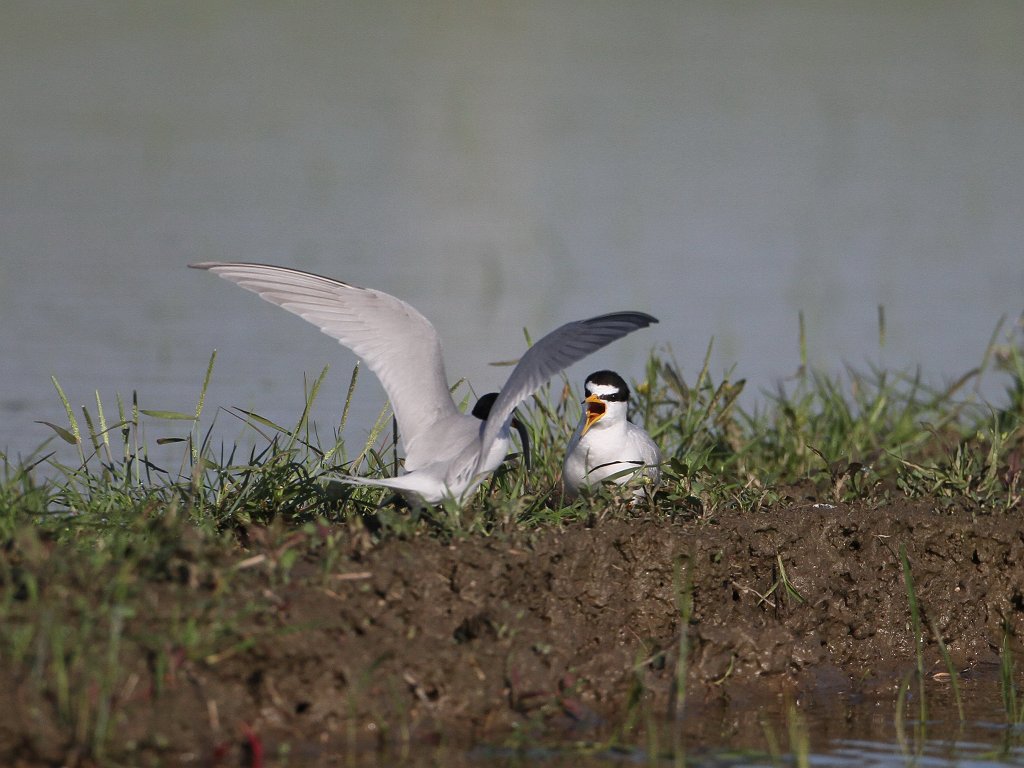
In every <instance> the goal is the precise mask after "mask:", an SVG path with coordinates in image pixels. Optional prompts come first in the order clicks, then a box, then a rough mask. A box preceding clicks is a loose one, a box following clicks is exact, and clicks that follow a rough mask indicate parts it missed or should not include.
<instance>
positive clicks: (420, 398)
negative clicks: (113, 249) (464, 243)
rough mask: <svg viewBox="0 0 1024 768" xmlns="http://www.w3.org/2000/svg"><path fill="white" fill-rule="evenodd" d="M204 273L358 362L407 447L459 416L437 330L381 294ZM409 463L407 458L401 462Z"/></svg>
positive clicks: (229, 271) (278, 273)
mask: <svg viewBox="0 0 1024 768" xmlns="http://www.w3.org/2000/svg"><path fill="white" fill-rule="evenodd" d="M189 266H191V267H193V268H194V269H208V270H210V271H211V272H213V273H214V274H216V275H218V276H219V277H223V278H224V279H225V280H230V281H231V282H233V283H237V284H238V285H240V286H241V287H243V288H245V289H246V290H249V291H252V292H253V293H255V294H257V295H259V297H260V298H262V299H265V300H267V301H269V302H270V303H271V304H276V305H277V306H279V307H281V308H283V309H286V310H288V311H289V312H291V313H293V314H296V315H298V316H299V317H301V318H302V319H303V320H307V321H308V322H310V323H312V324H313V325H315V326H317V327H318V328H319V329H320V330H321V331H323V332H324V333H326V334H327V335H328V336H331V337H333V338H335V339H337V340H338V341H340V342H341V343H342V344H343V345H345V346H346V347H348V348H349V349H351V350H352V351H353V352H355V353H356V354H357V355H359V357H361V358H362V359H363V360H364V361H365V362H366V365H367V366H368V367H369V368H370V370H371V371H373V372H374V373H375V374H376V375H377V378H378V379H380V383H381V384H382V385H383V386H384V391H385V392H387V395H388V399H389V400H391V406H392V407H393V408H394V409H395V418H396V419H397V420H398V429H399V433H400V436H401V438H402V440H403V442H404V444H405V445H406V446H409V445H410V444H411V443H413V442H415V439H416V437H417V436H419V435H421V434H422V433H423V432H425V431H426V430H428V429H429V428H430V426H431V424H433V423H434V422H436V421H438V420H439V419H442V418H445V417H448V416H451V415H454V414H457V413H458V410H457V409H456V408H455V403H453V402H452V398H451V395H450V394H449V392H448V380H447V377H446V376H445V371H444V360H443V358H442V357H441V340H440V339H439V338H438V336H437V331H435V330H434V326H432V325H431V324H430V321H429V320H427V318H425V317H424V316H423V315H421V314H420V313H419V312H417V311H416V309H414V308H413V307H412V306H410V305H409V304H406V303H405V302H404V301H401V300H400V299H396V298H395V297H394V296H391V295H389V294H387V293H384V292H382V291H375V290H373V289H370V288H360V287H358V286H355V285H349V284H347V283H343V282H341V281H339V280H331V279H330V278H327V277H320V276H319V275H313V274H310V273H308V272H300V271H298V270H295V269H287V268H285V267H274V266H270V265H268V264H232V263H224V262H204V263H202V264H190V265H189ZM407 459H408V460H409V461H412V463H419V462H417V461H414V457H411V456H410V457H407Z"/></svg>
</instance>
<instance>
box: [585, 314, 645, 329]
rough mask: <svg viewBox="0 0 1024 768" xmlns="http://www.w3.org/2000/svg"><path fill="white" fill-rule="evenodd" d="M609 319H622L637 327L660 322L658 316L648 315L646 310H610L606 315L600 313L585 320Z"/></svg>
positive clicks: (592, 321)
mask: <svg viewBox="0 0 1024 768" xmlns="http://www.w3.org/2000/svg"><path fill="white" fill-rule="evenodd" d="M609 320H621V321H622V322H624V323H629V324H630V325H635V326H636V327H637V328H646V327H647V326H649V325H654V324H655V323H657V322H658V318H656V317H654V316H653V315H648V314H647V313H646V312H631V311H628V310H627V311H624V312H609V313H608V314H606V315H598V316H597V317H592V318H590V319H589V320H584V321H583V322H585V323H597V322H607V321H609Z"/></svg>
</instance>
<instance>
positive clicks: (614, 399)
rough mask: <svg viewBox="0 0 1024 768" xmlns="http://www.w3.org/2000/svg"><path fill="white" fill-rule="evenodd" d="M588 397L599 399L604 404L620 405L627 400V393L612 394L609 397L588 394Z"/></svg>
mask: <svg viewBox="0 0 1024 768" xmlns="http://www.w3.org/2000/svg"><path fill="white" fill-rule="evenodd" d="M588 392H589V390H588ZM590 395H591V396H593V397H599V398H601V399H602V400H604V401H605V402H606V403H621V402H624V401H626V400H629V393H628V392H612V393H611V394H610V395H595V394H594V393H593V392H590Z"/></svg>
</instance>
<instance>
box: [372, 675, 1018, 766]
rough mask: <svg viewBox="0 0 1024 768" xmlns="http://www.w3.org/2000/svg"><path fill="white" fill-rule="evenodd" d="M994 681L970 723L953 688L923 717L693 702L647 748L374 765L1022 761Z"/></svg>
mask: <svg viewBox="0 0 1024 768" xmlns="http://www.w3.org/2000/svg"><path fill="white" fill-rule="evenodd" d="M986 678H987V679H985V680H967V681H963V682H962V683H961V702H962V704H961V706H962V707H963V713H964V716H963V719H962V720H961V718H960V714H959V712H960V710H959V709H958V707H957V706H956V703H955V699H954V698H953V696H952V692H951V690H946V691H943V690H942V689H941V688H940V689H939V690H938V691H937V692H936V691H932V690H930V688H931V686H929V690H928V692H927V694H926V695H927V719H926V720H923V721H922V720H920V719H917V718H915V717H912V716H911V713H914V714H917V713H920V705H919V699H915V697H914V696H913V695H909V694H906V692H905V696H904V698H903V701H902V715H901V714H900V712H899V711H897V704H896V700H895V699H891V698H890V699H884V698H871V699H868V698H865V697H857V696H849V695H840V696H835V697H833V698H831V699H830V700H828V699H821V698H818V699H816V700H815V701H813V702H807V701H805V702H801V701H799V700H797V701H793V700H788V699H785V698H781V697H780V699H779V700H777V701H774V702H767V701H762V702H760V703H759V704H757V705H754V706H742V707H737V706H696V707H693V708H692V709H693V710H695V711H692V712H691V713H690V714H689V715H688V716H687V717H685V718H684V719H683V721H682V722H681V723H680V728H679V729H678V733H677V732H676V729H675V728H673V727H672V724H671V723H668V722H664V721H662V722H660V723H653V722H651V721H650V720H648V721H647V722H648V725H647V727H646V729H642V728H638V729H637V730H636V732H635V733H634V736H635V737H637V739H638V740H639V741H644V742H646V744H644V745H639V744H637V743H633V744H625V743H623V741H618V742H617V743H612V742H611V741H605V742H604V743H602V742H600V741H586V740H582V739H581V740H580V741H576V742H571V741H569V740H563V741H562V742H561V743H560V744H555V743H553V742H552V743H548V744H537V743H535V744H531V745H524V746H521V747H518V748H514V747H509V746H500V745H480V746H477V747H475V748H472V749H470V750H468V751H466V752H461V753H460V751H459V750H456V749H451V748H448V749H441V750H437V751H433V752H431V751H430V750H427V751H426V752H418V751H417V750H416V749H415V748H413V749H411V750H410V752H408V753H406V755H405V756H404V759H402V757H399V756H396V755H388V756H383V755H380V756H378V759H377V760H374V761H373V763H374V764H377V765H385V764H387V765H405V766H419V765H445V766H456V767H458V766H465V767H466V768H484V767H485V766H493V767H494V768H513V767H514V766H543V767H544V768H563V767H564V768H568V767H569V766H583V767H584V768H597V767H599V766H608V765H638V766H645V765H650V766H695V767H697V768H725V767H726V766H729V767H735V768H741V767H749V768H754V767H755V766H818V767H819V768H833V767H840V766H841V767H843V768H845V767H846V766H850V767H851V768H853V767H854V766H869V767H875V768H887V767H888V766H923V767H928V768H952V767H953V766H957V767H958V768H961V767H963V768H981V767H982V766H1003V765H1020V766H1024V721H1018V722H1016V723H1013V722H1011V721H1010V718H1009V716H1008V714H1007V712H1006V710H1005V709H1004V705H1003V701H1002V697H1001V693H1000V689H999V682H998V680H997V679H992V677H991V676H986ZM931 685H934V682H933V683H932V684H931ZM1022 702H1024V699H1022ZM1018 717H1024V715H1022V714H1020V713H1018ZM605 738H608V739H612V740H614V739H615V737H614V736H608V737H605ZM673 741H676V742H677V743H676V744H673Z"/></svg>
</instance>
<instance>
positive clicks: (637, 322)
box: [480, 312, 658, 457]
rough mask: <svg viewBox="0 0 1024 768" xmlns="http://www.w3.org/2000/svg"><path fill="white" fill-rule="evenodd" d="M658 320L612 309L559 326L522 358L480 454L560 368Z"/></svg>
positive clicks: (491, 418)
mask: <svg viewBox="0 0 1024 768" xmlns="http://www.w3.org/2000/svg"><path fill="white" fill-rule="evenodd" d="M656 322H658V320H657V318H654V317H651V316H650V315H648V314H645V313H644V312H612V313H610V314H607V315H598V316H597V317H592V318H590V319H589V320H577V321H575V322H572V323H566V324H565V325H563V326H561V327H560V328H556V329H555V330H553V331H552V332H551V333H549V334H548V335H547V336H545V337H544V338H542V339H541V340H540V341H538V342H537V343H536V344H534V345H533V346H532V347H530V348H529V349H528V350H526V353H525V354H524V355H523V356H522V357H521V358H520V359H519V364H518V365H516V367H515V369H514V370H513V371H512V375H511V376H509V378H508V381H506V382H505V386H504V387H502V388H501V392H500V394H499V395H498V399H497V400H496V401H495V402H494V405H493V406H492V407H491V413H490V415H489V416H488V417H487V425H486V426H485V427H484V433H483V438H482V447H481V451H480V456H481V457H484V456H487V454H488V451H489V450H490V447H491V445H492V444H493V442H494V440H495V439H496V438H497V437H498V434H499V433H500V432H501V429H502V427H503V426H504V423H505V421H506V420H508V419H510V418H511V417H512V412H513V411H514V410H515V409H516V407H518V406H519V405H520V404H521V403H522V402H523V401H525V400H526V398H528V397H529V396H530V395H532V394H533V393H534V392H535V391H536V390H537V389H538V388H539V387H540V386H541V385H542V384H544V382H546V381H547V380H548V379H550V378H551V377H552V376H554V375H555V374H556V373H558V372H559V371H562V370H564V369H566V368H568V367H569V366H570V365H572V364H573V363H576V362H579V361H580V360H582V359H583V358H584V357H586V356H587V355H589V354H591V353H592V352H596V351H597V350H599V349H601V347H604V346H606V345H608V344H611V343H612V342H613V341H615V340H617V339H621V338H622V337H623V336H625V335H627V334H629V333H632V332H633V331H638V330H640V329H641V328H646V327H647V326H649V325H651V324H653V323H656Z"/></svg>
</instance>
